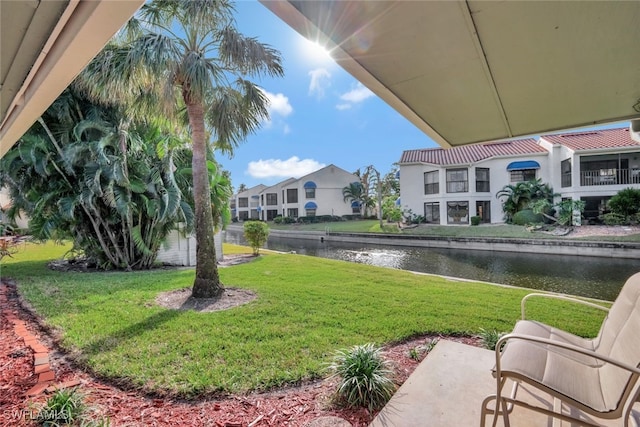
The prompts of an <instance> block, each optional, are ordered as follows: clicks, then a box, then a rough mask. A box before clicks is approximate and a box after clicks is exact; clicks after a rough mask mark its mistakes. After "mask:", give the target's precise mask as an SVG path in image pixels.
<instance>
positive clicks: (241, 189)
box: [238, 184, 247, 193]
mask: <svg viewBox="0 0 640 427" xmlns="http://www.w3.org/2000/svg"><path fill="white" fill-rule="evenodd" d="M243 191H247V186H246V185H245V184H240V185H239V186H238V193H242V192H243Z"/></svg>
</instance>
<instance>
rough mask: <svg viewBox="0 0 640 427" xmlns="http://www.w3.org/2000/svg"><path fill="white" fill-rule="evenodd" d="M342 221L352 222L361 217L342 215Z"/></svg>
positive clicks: (357, 215)
mask: <svg viewBox="0 0 640 427" xmlns="http://www.w3.org/2000/svg"><path fill="white" fill-rule="evenodd" d="M342 219H343V220H344V221H353V220H356V219H362V215H360V214H350V215H342Z"/></svg>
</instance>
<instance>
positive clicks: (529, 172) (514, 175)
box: [509, 169, 536, 182]
mask: <svg viewBox="0 0 640 427" xmlns="http://www.w3.org/2000/svg"><path fill="white" fill-rule="evenodd" d="M509 173H510V174H511V182H526V181H531V180H534V179H536V170H535V169H522V170H519V171H511V172H509Z"/></svg>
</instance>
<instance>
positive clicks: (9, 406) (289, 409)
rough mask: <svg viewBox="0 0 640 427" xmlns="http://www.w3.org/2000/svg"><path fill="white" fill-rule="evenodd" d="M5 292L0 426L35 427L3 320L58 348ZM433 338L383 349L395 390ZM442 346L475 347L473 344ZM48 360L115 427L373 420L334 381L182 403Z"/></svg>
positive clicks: (27, 384) (19, 350)
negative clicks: (12, 318) (341, 402)
mask: <svg viewBox="0 0 640 427" xmlns="http://www.w3.org/2000/svg"><path fill="white" fill-rule="evenodd" d="M8 289H9V291H8V292H9V294H8V297H9V298H8V300H9V302H8V304H5V305H4V306H3V307H2V308H1V309H0V310H1V312H0V425H1V426H5V425H7V426H8V425H12V426H32V425H35V422H34V421H33V419H32V418H33V417H35V415H36V414H37V408H38V405H41V404H42V403H44V402H45V401H46V399H47V395H46V394H42V395H39V396H36V397H34V398H28V397H26V396H25V393H26V391H27V390H29V389H30V388H31V387H32V386H33V385H35V384H36V382H37V376H36V375H34V374H33V364H32V363H33V359H32V353H31V350H30V349H29V347H27V346H26V345H25V344H24V342H23V341H22V339H18V337H17V336H16V335H15V333H14V331H13V324H12V323H10V322H8V321H7V319H6V314H7V313H8V312H12V311H13V312H14V313H15V314H16V315H17V317H19V318H20V319H22V320H24V321H26V322H27V324H28V329H30V330H31V331H33V332H35V333H37V335H38V336H39V337H40V340H42V341H44V342H46V343H47V344H48V345H49V347H50V348H55V344H53V340H52V339H51V338H50V337H48V336H47V334H46V332H45V331H43V330H42V329H41V328H39V326H38V323H37V322H36V321H35V319H34V318H33V316H32V315H31V314H30V313H29V312H28V311H26V310H24V309H23V308H22V306H21V305H20V304H19V301H18V298H17V296H16V293H15V287H14V286H9V288H8ZM432 338H434V337H432V336H428V337H426V336H425V337H420V338H416V339H413V340H410V341H407V342H404V343H402V344H397V345H393V346H389V347H387V348H386V355H387V357H388V358H389V359H390V360H391V361H392V362H393V364H394V366H395V369H396V382H397V383H398V384H402V383H403V382H404V381H405V380H406V379H407V378H408V377H409V375H410V374H411V373H412V372H413V370H414V369H415V368H416V367H417V366H418V364H419V361H416V360H414V359H412V358H411V357H410V351H411V349H416V348H417V349H419V351H418V356H419V357H418V359H422V358H424V356H425V355H426V352H425V351H424V350H422V347H420V346H424V345H425V344H426V343H428V342H429V341H431V339H432ZM447 338H448V339H453V340H457V341H460V342H464V343H467V344H471V345H478V339H476V338H469V337H447ZM414 357H415V354H414ZM51 359H52V360H51V362H52V366H53V369H54V370H55V373H56V381H55V382H54V384H56V383H62V382H65V381H70V380H80V381H81V385H80V386H79V390H80V392H81V393H82V394H83V395H84V396H85V403H86V404H87V406H88V407H89V414H88V415H89V417H90V418H93V419H100V418H106V417H108V419H109V421H110V426H112V427H117V426H172V427H173V426H198V427H200V426H212V427H216V426H217V427H261V426H304V424H305V423H307V422H309V421H311V420H313V419H315V418H318V417H321V416H329V415H333V416H338V417H341V418H343V419H345V420H347V421H349V422H350V423H351V424H352V425H353V426H354V427H357V426H367V425H368V424H369V423H370V422H371V420H372V419H373V416H375V414H373V416H371V415H370V414H369V413H368V412H367V411H366V410H365V409H343V408H339V407H336V406H335V405H333V404H332V400H331V397H332V393H333V392H334V391H335V389H336V384H335V381H332V380H324V381H318V382H314V383H310V384H306V385H303V386H298V387H291V388H286V389H280V390H276V391H272V392H269V393H252V394H247V395H237V396H232V397H229V398H225V399H220V400H214V399H203V400H195V401H180V400H172V399H166V398H162V399H158V398H154V397H150V396H145V395H143V394H141V393H138V392H136V391H128V390H123V389H121V388H118V387H116V386H114V385H112V384H108V383H105V382H103V381H100V380H98V379H96V378H94V377H92V376H91V375H90V374H88V373H86V372H83V371H82V369H81V368H78V367H77V366H75V365H74V364H73V363H72V362H70V361H69V360H68V359H67V358H66V357H65V355H64V354H62V353H61V352H59V351H55V350H53V351H52V354H51ZM30 411H32V412H30Z"/></svg>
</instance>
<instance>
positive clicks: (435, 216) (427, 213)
mask: <svg viewBox="0 0 640 427" xmlns="http://www.w3.org/2000/svg"><path fill="white" fill-rule="evenodd" d="M424 219H425V221H427V222H435V223H438V224H440V203H438V202H436V203H425V204H424Z"/></svg>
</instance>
